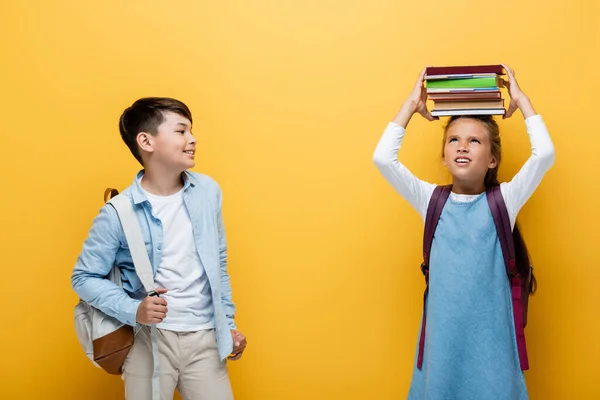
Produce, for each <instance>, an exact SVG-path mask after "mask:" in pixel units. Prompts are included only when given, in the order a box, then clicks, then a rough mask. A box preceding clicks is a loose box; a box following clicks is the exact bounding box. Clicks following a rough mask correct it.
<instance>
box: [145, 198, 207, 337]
mask: <svg viewBox="0 0 600 400" xmlns="http://www.w3.org/2000/svg"><path fill="white" fill-rule="evenodd" d="M144 194H145V195H146V196H147V197H148V201H150V204H151V205H152V214H153V215H154V216H155V217H156V218H158V219H159V220H160V221H161V225H162V229H163V244H162V253H163V254H162V259H161V263H160V265H159V266H158V270H157V272H156V276H155V278H154V281H155V284H156V286H157V287H163V288H165V289H167V290H168V292H167V293H166V294H163V295H161V297H163V298H164V299H165V300H166V301H167V309H168V312H167V317H166V318H165V319H164V320H163V321H162V322H161V323H160V324H157V325H156V326H157V327H158V328H161V329H167V330H171V331H177V332H193V331H198V330H203V329H212V328H214V327H215V323H214V311H213V304H212V297H211V290H210V285H209V282H208V279H207V276H206V272H205V271H204V267H203V266H202V262H201V261H200V257H199V255H198V251H197V250H196V245H195V243H194V235H193V231H192V221H191V219H190V216H189V213H188V210H187V208H186V207H185V204H184V202H183V189H182V190H181V191H179V192H177V193H175V194H173V195H170V196H156V195H153V194H151V193H148V192H147V191H144Z"/></svg>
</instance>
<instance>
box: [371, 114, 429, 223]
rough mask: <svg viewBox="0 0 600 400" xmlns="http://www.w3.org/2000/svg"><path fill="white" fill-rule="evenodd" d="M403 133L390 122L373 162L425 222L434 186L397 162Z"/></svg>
mask: <svg viewBox="0 0 600 400" xmlns="http://www.w3.org/2000/svg"><path fill="white" fill-rule="evenodd" d="M405 133H406V130H405V129H404V127H402V126H400V125H398V124H396V123H394V122H390V123H389V124H388V126H387V127H386V129H385V131H384V132H383V135H382V136H381V139H380V140H379V143H378V144H377V147H376V148H375V152H374V153H373V162H374V163H375V165H376V166H377V168H378V169H379V172H381V175H383V177H384V178H385V179H386V180H387V181H388V182H389V184H390V185H392V187H393V188H394V190H396V192H398V193H399V194H400V195H401V196H402V197H404V198H405V199H406V201H408V203H409V204H410V205H411V206H412V207H413V208H414V209H415V210H417V212H418V213H419V215H420V216H421V218H422V219H423V221H425V217H426V215H427V206H428V205H429V200H430V199H431V196H432V194H433V190H434V189H435V187H436V185H435V184H432V183H429V182H425V181H423V180H421V179H419V178H417V177H416V176H414V175H413V174H412V172H410V170H409V169H408V168H407V167H406V166H404V165H403V164H402V163H401V162H400V161H399V160H398V152H399V151H400V147H401V145H402V139H404V135H405Z"/></svg>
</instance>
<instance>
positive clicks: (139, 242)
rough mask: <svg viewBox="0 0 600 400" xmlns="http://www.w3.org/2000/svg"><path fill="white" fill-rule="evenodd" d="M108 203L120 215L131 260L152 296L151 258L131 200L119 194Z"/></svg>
mask: <svg viewBox="0 0 600 400" xmlns="http://www.w3.org/2000/svg"><path fill="white" fill-rule="evenodd" d="M107 203H108V204H110V205H111V206H113V207H114V208H115V210H116V211H117V214H118V215H119V220H120V221H121V226H122V227H123V232H125V239H126V240H127V244H128V245H129V251H130V252H131V258H132V259H133V265H134V266H135V272H136V273H137V275H138V277H139V278H140V281H142V285H144V289H145V290H146V292H147V293H148V294H149V295H152V294H153V293H154V272H153V271H152V265H151V264H150V258H149V257H148V252H147V251H146V245H145V243H144V236H143V234H142V229H141V228H140V223H139V221H138V219H137V216H136V215H135V211H134V209H133V206H132V204H131V200H130V199H129V197H127V196H125V195H123V194H118V195H116V196H115V197H113V198H111V199H110V200H108V202H107Z"/></svg>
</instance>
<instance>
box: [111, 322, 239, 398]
mask: <svg viewBox="0 0 600 400" xmlns="http://www.w3.org/2000/svg"><path fill="white" fill-rule="evenodd" d="M157 338H158V352H159V370H160V393H161V400H167V399H168V400H172V399H173V395H174V393H175V388H177V389H178V390H179V393H180V394H181V397H183V399H184V400H232V399H233V393H232V391H231V385H230V383H229V376H228V374H227V365H226V362H225V361H224V362H221V360H220V359H219V352H218V350H217V339H216V337H215V331H214V330H213V329H211V330H204V331H198V332H173V331H167V330H162V329H157ZM153 366H154V364H153V362H152V344H151V341H150V328H149V327H147V326H144V327H142V328H141V329H140V331H139V332H138V333H137V335H136V336H135V342H134V344H133V347H132V348H131V350H130V351H129V355H128V356H127V359H126V360H125V364H124V365H123V380H124V381H125V398H126V399H127V400H150V399H152V372H153Z"/></svg>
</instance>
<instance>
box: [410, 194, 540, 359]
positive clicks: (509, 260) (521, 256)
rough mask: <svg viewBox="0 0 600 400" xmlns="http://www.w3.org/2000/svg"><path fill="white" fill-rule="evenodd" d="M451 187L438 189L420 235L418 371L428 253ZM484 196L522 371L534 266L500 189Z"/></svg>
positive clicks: (423, 324) (534, 281)
mask: <svg viewBox="0 0 600 400" xmlns="http://www.w3.org/2000/svg"><path fill="white" fill-rule="evenodd" d="M451 190H452V185H446V186H437V187H436V188H435V189H434V191H433V195H432V196H431V200H430V201H429V206H428V208H427V216H426V218H425V232H424V235H423V263H422V264H421V271H422V272H423V275H425V283H426V284H427V287H426V288H425V294H424V296H423V321H422V323H421V337H420V339H419V355H418V359H417V367H418V368H419V369H421V367H422V365H423V350H424V347H425V325H426V322H427V318H426V310H425V299H426V298H427V293H428V291H429V253H430V251H431V244H432V243H433V235H434V233H435V229H436V227H437V223H438V220H439V219H440V215H441V214H442V210H443V209H444V205H445V204H446V201H447V200H448V196H450V192H451ZM486 197H487V200H488V204H489V207H490V211H491V213H492V217H493V219H494V224H495V225H496V232H497V234H498V238H499V240H500V246H501V247H502V255H503V257H504V264H505V266H506V273H507V276H508V280H509V282H510V285H511V289H512V290H511V291H512V305H513V318H514V321H515V332H516V336H517V348H518V351H519V360H520V365H521V370H527V369H529V361H528V359H527V347H526V345H525V332H524V328H525V326H527V306H528V300H529V295H530V294H532V293H533V292H535V287H536V280H535V277H534V275H533V267H532V266H531V263H530V260H529V254H528V252H527V247H526V246H525V241H524V240H523V237H522V236H521V233H520V232H519V229H518V227H517V226H516V225H515V228H514V230H513V229H511V226H510V217H509V216H508V211H507V210H506V204H505V203H504V198H503V197H502V193H501V192H500V186H494V187H490V188H488V189H487V190H486Z"/></svg>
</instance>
